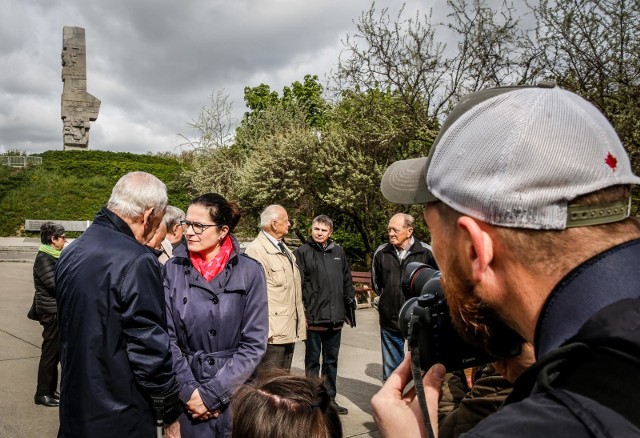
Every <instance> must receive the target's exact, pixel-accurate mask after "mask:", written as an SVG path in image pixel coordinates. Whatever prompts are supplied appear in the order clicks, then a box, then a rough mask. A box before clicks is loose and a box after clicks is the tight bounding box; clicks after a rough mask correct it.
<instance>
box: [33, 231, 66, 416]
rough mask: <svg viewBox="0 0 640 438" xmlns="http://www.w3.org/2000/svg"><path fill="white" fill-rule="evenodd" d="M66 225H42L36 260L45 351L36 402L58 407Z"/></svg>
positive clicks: (41, 362) (34, 279) (36, 301)
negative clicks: (60, 267) (59, 269)
mask: <svg viewBox="0 0 640 438" xmlns="http://www.w3.org/2000/svg"><path fill="white" fill-rule="evenodd" d="M65 239H66V237H65V235H64V227H63V226H62V225H60V224H56V223H53V222H45V223H43V224H42V225H41V226H40V242H42V245H40V247H39V248H38V254H37V255H36V260H35V262H34V263H33V284H34V286H35V289H36V293H35V307H36V312H37V315H38V321H39V322H40V325H41V326H42V354H41V355H40V363H39V365H38V386H37V387H36V395H35V397H34V399H35V403H36V404H37V405H43V406H48V407H55V406H58V405H59V404H60V396H59V395H58V392H57V388H58V362H59V361H60V346H59V344H60V342H59V331H58V316H57V313H58V306H57V304H56V279H55V273H56V262H57V261H58V258H59V257H60V251H62V248H63V247H64V242H65Z"/></svg>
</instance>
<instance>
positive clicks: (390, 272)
mask: <svg viewBox="0 0 640 438" xmlns="http://www.w3.org/2000/svg"><path fill="white" fill-rule="evenodd" d="M411 262H420V263H425V264H427V265H429V266H430V267H431V268H433V269H438V265H437V264H436V259H435V258H434V257H433V254H432V253H431V247H430V246H429V245H427V244H426V243H424V242H420V241H419V240H418V239H414V242H413V245H411V246H410V247H409V254H408V255H407V257H405V258H404V260H402V261H400V260H399V259H398V256H397V255H396V250H395V248H394V247H393V245H391V244H389V243H385V244H383V245H380V246H379V247H378V249H376V252H375V253H373V263H372V264H371V282H372V283H373V289H374V290H375V291H376V293H377V294H378V295H379V296H380V298H379V301H378V312H379V314H380V327H382V328H384V329H387V330H395V331H398V312H400V308H401V307H402V305H403V304H404V302H405V298H404V295H403V294H402V275H403V273H404V268H405V267H406V266H407V265H408V264H409V263H411Z"/></svg>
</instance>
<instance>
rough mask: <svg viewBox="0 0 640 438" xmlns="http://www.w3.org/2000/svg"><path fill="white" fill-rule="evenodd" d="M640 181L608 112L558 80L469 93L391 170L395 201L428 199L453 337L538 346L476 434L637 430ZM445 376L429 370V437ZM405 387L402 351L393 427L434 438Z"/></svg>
mask: <svg viewBox="0 0 640 438" xmlns="http://www.w3.org/2000/svg"><path fill="white" fill-rule="evenodd" d="M639 183H640V178H639V177H637V176H635V175H633V173H632V171H631V166H630V163H629V158H628V156H627V154H626V152H625V150H624V148H623V146H622V144H621V143H620V140H619V138H618V136H617V135H616V133H615V131H614V130H613V128H612V126H611V124H610V123H609V122H608V121H607V120H606V119H605V117H604V116H603V115H602V114H601V113H600V112H599V111H598V110H597V109H596V108H595V107H594V106H593V105H591V104H590V103H588V102H587V101H586V100H584V99H583V98H581V97H579V96H577V95H575V94H573V93H570V92H568V91H565V90H562V89H560V88H558V87H555V85H554V84H553V83H548V82H547V83H545V82H543V83H541V84H540V85H538V86H536V87H503V88H494V89H488V90H484V91H480V92H477V93H474V94H471V95H469V96H467V97H465V98H463V99H462V101H461V102H460V103H459V104H458V105H457V106H456V107H455V108H454V109H453V111H452V112H451V113H450V114H449V116H448V118H447V119H446V120H445V122H444V124H443V126H442V129H441V131H440V133H439V135H438V137H437V138H436V140H435V142H434V144H433V146H432V148H431V152H430V154H429V157H427V158H418V159H412V160H404V161H399V162H396V163H394V164H392V165H391V166H390V167H389V169H387V171H386V173H385V175H384V177H383V180H382V184H381V189H382V192H383V194H384V196H385V197H386V198H387V199H389V200H390V201H392V202H396V203H398V204H424V205H425V208H424V219H425V221H426V223H427V225H428V227H429V229H430V231H431V235H432V247H433V252H434V255H435V257H436V260H437V262H438V266H439V267H440V269H441V270H442V282H443V288H444V294H445V297H446V300H447V301H448V304H449V308H450V313H451V318H452V320H453V322H454V325H456V328H457V330H458V332H460V334H461V335H463V336H464V337H465V338H466V339H467V340H468V341H471V342H472V343H474V344H475V345H477V346H481V347H483V348H484V349H485V350H488V351H492V350H496V349H499V348H496V347H499V345H498V344H499V343H500V340H501V339H502V338H504V333H506V332H507V331H509V330H512V331H514V332H515V333H517V334H519V335H520V336H521V337H522V338H523V339H524V340H526V341H528V342H532V343H533V345H534V348H535V356H536V359H537V362H536V363H535V364H534V365H533V366H531V367H530V368H528V369H527V370H526V371H524V372H523V373H522V374H521V375H520V377H519V378H518V379H517V380H516V382H515V385H514V390H513V392H512V394H511V395H510V396H509V398H508V399H507V401H506V403H505V405H504V406H503V407H502V409H501V410H499V411H498V412H496V413H495V414H492V415H490V416H489V417H487V418H486V419H485V420H483V421H482V422H480V423H479V424H478V425H477V426H476V427H475V428H474V429H472V430H471V431H470V432H469V433H468V435H465V436H471V437H473V436H483V437H485V436H486V437H488V436H491V437H496V436H498V437H503V436H504V437H512V436H527V437H528V436H531V437H539V436H545V437H556V436H563V437H564V436H570V437H583V436H584V437H586V436H625V437H627V436H638V435H640V415H638V406H640V395H639V394H640V391H639V390H640V300H639V299H638V298H639V297H640V286H639V285H640V269H639V266H640V223H639V221H638V219H637V218H630V217H629V215H630V199H631V195H630V192H631V186H632V185H634V184H639ZM445 371H446V370H445V369H444V367H443V366H442V365H441V364H436V365H434V366H432V367H431V368H430V369H429V371H428V372H427V373H426V374H425V376H424V378H423V383H424V385H425V389H426V397H427V405H428V409H429V416H430V418H431V424H432V426H433V428H434V430H437V412H436V411H437V405H438V397H439V391H440V389H441V384H442V378H443V377H444V374H445ZM410 381H411V375H410V364H409V359H406V360H405V361H404V362H403V363H402V364H401V366H400V367H399V368H398V369H397V370H396V372H395V373H394V374H392V375H391V376H390V377H389V379H388V380H387V382H386V384H385V385H384V386H383V388H382V389H381V390H380V391H379V392H378V393H377V394H376V395H375V396H374V397H373V399H372V407H373V414H374V418H375V420H376V422H377V424H378V426H379V428H380V431H381V433H382V435H383V436H392V435H393V436H418V435H420V434H424V433H425V432H424V431H425V425H424V424H423V421H422V416H421V413H420V410H419V409H418V407H417V400H416V399H415V393H414V392H409V393H408V394H407V395H405V396H404V397H403V391H404V389H405V386H406V385H407V384H409V383H410ZM436 433H437V432H436Z"/></svg>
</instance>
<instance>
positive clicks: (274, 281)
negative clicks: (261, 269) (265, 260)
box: [267, 266, 287, 287]
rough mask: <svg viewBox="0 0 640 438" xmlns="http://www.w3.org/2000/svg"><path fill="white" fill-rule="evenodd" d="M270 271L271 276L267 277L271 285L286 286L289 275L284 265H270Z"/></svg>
mask: <svg viewBox="0 0 640 438" xmlns="http://www.w3.org/2000/svg"><path fill="white" fill-rule="evenodd" d="M268 272H269V278H267V281H268V282H269V283H270V286H274V287H284V285H285V283H286V278H287V277H286V274H285V272H284V268H283V267H282V266H270V267H269V271H268Z"/></svg>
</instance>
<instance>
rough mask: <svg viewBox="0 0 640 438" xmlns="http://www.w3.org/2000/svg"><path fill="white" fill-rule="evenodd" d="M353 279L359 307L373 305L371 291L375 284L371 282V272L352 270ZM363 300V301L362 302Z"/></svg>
mask: <svg viewBox="0 0 640 438" xmlns="http://www.w3.org/2000/svg"><path fill="white" fill-rule="evenodd" d="M351 281H353V288H354V289H355V291H356V301H357V302H358V309H366V308H369V307H371V292H372V291H373V285H372V283H371V272H358V271H352V272H351ZM360 301H362V302H360Z"/></svg>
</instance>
